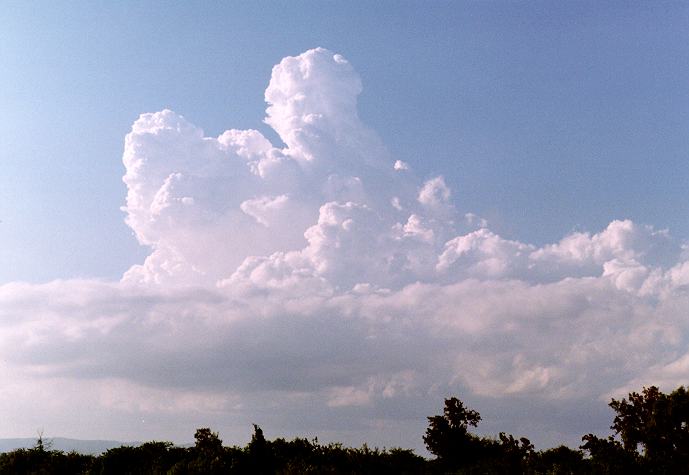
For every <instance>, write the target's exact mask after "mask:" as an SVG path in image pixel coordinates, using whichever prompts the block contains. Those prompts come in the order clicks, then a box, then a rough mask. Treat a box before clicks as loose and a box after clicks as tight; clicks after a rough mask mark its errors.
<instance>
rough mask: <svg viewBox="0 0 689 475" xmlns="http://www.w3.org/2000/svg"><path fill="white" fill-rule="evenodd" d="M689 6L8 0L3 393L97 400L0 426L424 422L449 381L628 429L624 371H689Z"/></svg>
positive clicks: (156, 429) (1, 109) (501, 410)
mask: <svg viewBox="0 0 689 475" xmlns="http://www.w3.org/2000/svg"><path fill="white" fill-rule="evenodd" d="M688 25H689V7H688V6H687V5H685V4H682V3H679V2H653V3H650V2H649V3H646V4H635V3H629V2H605V3H600V2H560V3H553V2H520V3H517V2H433V3H430V2H429V3H421V2H375V4H369V3H365V2H339V3H337V2H260V3H259V2H241V3H240V2H231V3H230V2H224V3H211V2H199V3H182V2H146V3H140V2H117V3H105V2H70V3H59V2H38V3H35V4H32V5H28V4H26V3H24V2H14V3H12V2H10V3H6V4H5V5H4V6H3V8H2V11H0V40H1V41H0V64H1V65H2V67H0V165H1V168H0V220H1V221H2V222H1V223H0V321H2V322H3V326H2V327H0V340H2V341H3V342H4V344H5V352H7V354H8V355H10V356H7V358H6V360H5V361H4V362H3V364H2V365H0V373H2V375H3V376H4V377H5V378H9V379H10V380H11V381H13V383H12V389H11V390H8V391H7V392H6V396H4V397H6V398H10V397H11V395H12V394H15V393H16V394H22V393H25V392H26V391H29V390H31V391H35V390H38V391H41V392H42V393H44V394H46V397H48V398H49V397H50V396H51V395H54V394H57V393H60V394H63V393H64V394H71V393H70V392H69V391H77V390H79V391H84V394H85V395H84V396H79V397H80V398H82V399H81V401H82V405H83V406H84V407H88V408H89V409H88V411H86V414H85V415H84V421H86V422H84V423H83V424H82V425H81V426H75V425H73V423H70V422H69V421H68V419H69V417H68V416H69V414H70V413H71V411H72V410H73V408H70V407H69V402H70V400H69V399H68V398H67V396H65V398H67V399H65V400H64V401H63V403H64V405H63V406H60V404H61V403H60V399H59V398H53V399H55V400H57V401H56V402H54V404H55V406H54V407H57V408H59V409H57V412H59V413H60V414H63V415H64V416H62V417H61V416H50V415H49V414H37V415H35V416H32V417H34V418H33V419H32V418H31V417H28V416H27V417H24V418H23V417H21V416H18V415H17V414H21V409H22V407H23V406H21V404H22V403H21V402H16V401H15V402H13V403H12V405H10V404H9V403H7V404H6V405H5V407H8V408H9V409H8V410H7V412H8V414H10V413H11V414H13V416H12V419H11V421H10V423H8V426H7V427H8V428H7V429H5V430H9V431H10V432H8V433H6V434H4V433H0V436H8V437H9V436H20V435H29V436H30V435H33V433H34V431H35V427H34V425H35V424H39V426H45V425H46V424H48V425H49V427H46V430H47V432H46V433H47V434H48V435H62V436H75V437H85V438H86V437H91V438H120V439H129V440H133V439H141V438H146V437H151V438H170V439H173V440H185V437H186V438H187V439H188V438H190V435H191V434H193V429H194V426H200V425H204V424H206V425H212V426H214V427H217V428H218V429H220V430H221V432H223V433H225V434H226V437H227V439H228V441H241V437H242V436H243V435H242V434H244V432H243V431H244V430H245V426H246V427H250V425H249V424H250V423H251V422H254V421H256V422H261V421H263V420H265V421H266V425H267V426H270V427H268V431H267V433H268V435H269V436H270V435H283V434H286V435H289V434H294V435H318V434H321V435H322V436H323V437H324V438H326V439H327V438H328V437H332V438H335V439H339V440H344V441H346V442H351V443H360V442H362V441H364V440H369V441H371V442H373V443H377V444H379V445H382V444H387V445H390V444H398V445H405V446H413V447H416V448H419V446H420V444H421V442H420V438H421V434H422V432H423V428H424V424H425V416H426V415H431V412H429V411H433V410H439V408H440V404H441V402H442V397H445V396H448V395H449V393H450V392H453V393H461V395H462V397H463V399H467V400H469V401H470V402H471V403H472V404H473V405H475V406H476V409H478V410H479V411H480V412H481V413H482V414H483V415H484V421H485V422H484V423H485V425H486V429H485V430H486V431H487V432H490V431H491V430H492V432H493V433H497V432H498V431H500V430H508V431H513V432H515V433H520V434H522V433H524V434H525V435H527V436H532V437H534V435H532V434H530V433H529V432H530V431H533V432H536V433H538V434H540V435H538V436H537V437H539V438H538V439H535V440H536V441H537V442H538V443H540V444H545V445H548V444H555V443H558V442H567V443H575V444H576V442H577V437H578V435H581V434H583V433H585V432H587V431H592V430H600V431H605V429H606V428H607V425H608V424H609V422H608V420H607V419H606V417H607V415H606V413H605V401H606V400H607V398H609V397H610V395H615V394H620V392H624V391H625V390H627V389H639V385H640V384H646V383H657V384H665V385H666V386H667V387H668V388H671V387H672V385H675V384H679V383H678V382H681V381H685V380H686V376H687V374H686V371H685V370H684V368H685V367H689V363H687V361H689V356H685V355H687V351H686V345H687V342H688V341H689V328H686V324H685V323H683V315H686V312H685V310H686V309H687V302H686V297H685V296H684V295H685V293H686V287H687V285H689V255H687V248H688V247H687V243H688V242H689V220H688V219H687V216H689V200H687V199H686V192H687V189H688V187H689V161H688V160H687V158H686V154H687V150H689V133H688V132H689V90H688V89H687V84H689V68H688V67H687V65H688V64H689V46H687V42H686V31H687V26H688ZM317 47H322V48H326V49H319V50H314V48H317ZM338 55H341V56H338ZM289 57H292V58H291V59H289ZM283 58H285V59H284V60H283ZM276 65H279V67H276V69H273V67H274V66H276ZM305 71H313V75H311V73H306V72H305ZM359 85H361V91H359ZM266 98H268V102H269V104H267V103H266ZM267 105H270V106H271V108H272V112H268V114H267V113H266V107H267ZM165 109H170V110H172V111H174V112H169V111H168V112H162V111H163V110H165ZM144 113H153V114H152V115H148V116H142V117H141V118H139V117H140V115H141V114H144ZM181 116H183V117H181ZM135 121H136V123H135ZM133 124H134V125H133ZM201 129H202V130H203V133H201V132H200V130H201ZM228 129H237V130H239V131H246V130H248V129H255V130H256V131H258V132H257V133H248V132H247V133H239V132H237V133H234V132H233V133H226V134H223V132H224V131H226V130H228ZM128 134H129V135H128ZM221 134H223V135H221ZM247 134H248V135H247ZM252 134H253V135H252ZM299 134H302V135H299ZM303 134H305V135H303ZM125 136H127V137H128V138H127V146H126V147H125ZM204 136H205V137H206V138H203V137H204ZM218 136H221V137H220V138H218ZM216 138H217V140H216ZM271 144H272V145H271ZM209 147H210V148H209ZM123 160H124V161H123ZM397 161H399V162H398V164H397V165H394V164H395V163H396V162H397ZM245 162H246V163H245ZM237 163H241V164H242V165H241V166H238V165H236V164H237ZM276 170H277V171H276ZM125 174H126V176H127V178H126V180H125V181H126V183H125V182H123V175H125ZM273 174H274V175H273ZM125 219H126V220H127V221H126V222H125ZM137 237H138V240H139V241H141V242H143V243H144V244H145V245H140V244H139V242H137ZM22 282H23V283H22ZM190 289H191V290H190ZM180 296H181V297H180ZM295 296H296V297H298V298H297V300H298V301H299V302H295V301H294V300H293V299H294V298H295ZM238 309H243V310H242V311H239V310H238ZM457 309H461V311H459V312H458V311H457ZM376 315H377V316H379V317H380V320H379V319H376V318H373V316H376ZM381 315H382V316H381ZM213 316H214V317H213ZM310 319H312V320H310ZM307 330H308V331H307ZM185 332H186V333H185ZM304 335H307V336H309V338H310V339H308V340H304V338H306V337H305V336H304ZM648 335H650V336H648ZM183 337H184V338H186V340H185V339H184V338H183ZM247 341H250V342H251V341H256V342H257V343H256V344H252V343H247ZM94 342H97V343H94ZM314 342H322V345H324V347H325V348H326V349H327V348H332V352H329V351H326V350H325V349H323V348H321V347H320V346H319V345H318V344H315V343H314ZM98 347H100V348H109V349H110V350H109V351H106V352H104V353H98V352H96V351H95V349H96V348H98ZM180 348H184V350H180ZM265 348H270V351H266V350H265ZM410 348H412V349H413V351H410V350H409V349H410ZM457 348H463V349H462V350H458V349H457ZM611 348H613V349H614V351H613V349H611ZM202 350H203V351H202ZM489 350H490V351H489ZM264 351H265V354H264ZM632 351H633V352H635V353H639V352H640V353H642V354H643V355H644V356H643V357H642V358H641V359H640V360H639V361H635V362H629V361H627V360H626V359H625V357H626V355H628V354H629V352H632ZM406 353H411V355H412V356H414V357H415V358H416V359H413V358H412V357H411V356H407V355H406ZM436 353H437V355H435V356H429V355H434V354H436ZM132 355H135V356H136V357H132ZM137 358H138V360H137ZM314 359H315V360H317V361H319V362H320V363H314V362H313V361H312V360H314ZM142 361H143V362H145V363H144V364H142ZM170 362H172V363H170ZM233 362H239V363H233ZM3 365H4V366H3ZM218 367H222V368H224V370H223V371H218V370H217V368H218ZM326 374H329V375H330V376H328V377H326V376H324V375H326ZM199 375H202V376H199ZM654 375H655V376H654ZM582 385H583V386H585V387H587V388H588V389H587V390H586V391H583V392H581V393H580V394H578V393H576V391H574V389H573V387H574V386H582ZM65 388H80V389H71V390H66V389H65ZM13 391H14V392H13ZM535 394H536V395H538V397H537V398H536V399H538V398H540V399H538V401H539V402H538V404H541V406H538V405H536V406H534V404H536V403H534V401H535V399H534V397H535V396H534V395H535ZM276 395H279V396H280V398H285V399H286V400H287V401H288V403H286V404H285V408H289V409H284V411H282V412H280V411H278V412H277V413H276V412H275V411H273V410H271V407H274V404H275V398H276V397H277V396H276ZM8 400H9V399H8ZM49 400H50V399H49ZM165 401H168V402H165ZM169 401H171V402H169ZM438 401H440V402H438ZM0 402H1V401H0ZM0 406H2V405H0ZM534 407H543V408H546V409H544V410H543V411H541V412H542V414H540V415H539V417H536V418H535V419H534V417H535V416H534V411H535V412H539V410H535V409H534ZM189 408H193V410H191V409H189ZM511 408H517V409H515V410H516V412H517V413H523V414H525V416H524V417H520V416H514V417H513V416H511V415H510V413H511ZM175 411H176V412H177V413H179V412H180V411H187V412H189V415H188V416H185V418H184V420H182V421H177V420H174V417H173V416H171V414H174V413H175ZM485 411H493V412H492V414H493V416H490V412H489V415H486V413H485ZM8 414H5V415H6V416H8V417H9V415H8ZM563 414H565V415H563ZM1 416H3V414H2V413H1V412H0V418H2V417H1ZM41 416H42V417H43V418H44V419H47V422H46V421H43V422H42V421H40V420H38V419H39V418H40V417H41ZM100 417H103V418H104V419H103V420H105V421H107V423H106V424H101V423H100V422H99V418H100ZM252 417H253V419H252ZM491 417H492V419H491ZM345 419H346V422H344V421H345ZM143 420H147V421H149V423H148V425H146V426H145V427H144V426H143V425H142V423H141V421H143ZM582 420H585V421H586V422H590V426H589V428H580V427H579V426H578V425H576V424H575V422H576V421H582ZM371 421H375V423H372V422H371ZM501 423H504V424H506V426H501V425H500V424H501ZM37 427H38V426H37ZM103 427H105V428H106V429H103ZM271 427H272V430H273V431H274V432H271V430H270V429H271ZM577 431H579V432H577ZM49 432H51V433H52V434H51V433H49ZM398 432H403V433H405V434H412V435H410V436H409V437H408V438H405V436H399V437H398V436H397V435H390V434H396V433H398ZM185 434H186V435H185ZM414 434H416V435H414ZM534 438H535V437H534ZM572 441H574V442H572Z"/></svg>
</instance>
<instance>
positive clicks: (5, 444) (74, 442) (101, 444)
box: [0, 437, 141, 455]
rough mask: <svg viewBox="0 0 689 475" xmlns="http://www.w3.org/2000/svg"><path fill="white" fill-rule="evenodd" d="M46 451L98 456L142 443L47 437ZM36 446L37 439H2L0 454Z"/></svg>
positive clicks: (44, 440)
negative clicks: (115, 449)
mask: <svg viewBox="0 0 689 475" xmlns="http://www.w3.org/2000/svg"><path fill="white" fill-rule="evenodd" d="M43 443H44V444H45V447H46V449H52V450H62V451H64V452H70V451H72V450H74V451H75V452H79V453H82V454H92V455H98V454H101V453H103V452H105V451H106V450H108V449H112V448H114V447H120V446H122V445H132V446H136V445H141V442H118V441H116V440H80V439H67V438H64V437H46V438H44V439H43ZM35 445H36V438H35V437H27V438H22V439H0V452H10V451H12V450H15V449H22V448H24V449H28V448H31V447H33V446H35Z"/></svg>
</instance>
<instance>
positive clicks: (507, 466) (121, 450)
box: [0, 386, 689, 475]
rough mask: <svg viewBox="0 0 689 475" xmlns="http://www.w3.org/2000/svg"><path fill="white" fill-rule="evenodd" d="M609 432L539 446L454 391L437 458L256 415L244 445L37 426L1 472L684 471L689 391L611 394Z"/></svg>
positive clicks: (688, 464) (431, 436) (208, 434)
mask: <svg viewBox="0 0 689 475" xmlns="http://www.w3.org/2000/svg"><path fill="white" fill-rule="evenodd" d="M610 407H611V408H612V410H613V411H614V413H615V416H614V419H613V423H612V426H611V429H612V430H613V432H614V433H613V434H612V435H610V436H609V437H605V438H602V437H599V436H596V435H593V434H587V435H585V436H584V437H582V441H583V445H582V446H581V448H580V449H581V450H576V449H571V448H569V447H565V446H560V447H556V448H552V449H548V450H544V451H536V450H535V449H534V446H533V444H531V442H530V441H529V439H527V438H525V437H521V438H516V437H514V436H512V435H509V434H506V433H504V432H501V433H500V434H499V435H498V437H497V438H490V437H481V436H478V435H476V434H472V433H471V430H470V429H471V428H474V427H477V426H478V424H479V422H480V421H481V415H480V414H479V413H478V412H477V411H474V410H472V409H469V408H467V407H466V406H465V405H464V403H462V401H460V400H459V399H458V398H456V397H452V398H449V399H446V400H445V407H444V408H443V413H442V415H437V416H431V417H429V418H428V423H429V424H428V428H427V429H426V433H425V434H424V436H423V441H424V443H425V444H426V447H427V448H428V450H429V452H430V453H431V454H433V455H434V457H435V458H434V459H433V460H427V459H425V458H423V457H420V456H419V455H416V454H414V452H413V451H411V450H406V449H399V448H393V449H390V450H386V449H383V450H380V449H378V448H369V447H368V446H367V445H365V444H364V445H363V446H362V447H361V448H351V447H345V446H343V445H342V444H338V443H330V444H325V445H324V444H320V443H319V442H318V440H317V439H313V440H308V439H304V438H296V439H293V440H285V439H283V438H278V439H275V440H272V441H271V440H268V439H266V437H265V435H264V433H263V430H262V429H261V428H260V427H258V426H257V425H254V427H253V435H252V436H251V440H250V441H249V443H248V444H247V445H246V446H245V447H225V446H223V443H222V440H221V439H220V437H219V436H218V433H216V432H213V431H212V430H211V429H210V428H201V429H197V430H196V433H195V434H194V439H195V444H194V446H192V447H186V448H185V447H176V446H174V445H173V444H172V443H171V442H147V443H145V444H142V445H139V446H135V447H131V446H122V447H117V448H114V449H110V450H108V451H106V452H105V453H103V454H101V455H100V456H92V455H82V454H78V453H74V452H70V453H64V452H62V451H58V450H51V447H50V444H49V443H45V442H44V441H43V438H42V436H41V435H39V438H38V440H37V442H36V445H35V446H34V447H33V448H30V449H17V450H14V451H12V452H7V453H2V454H0V475H4V474H12V475H15V474H18V475H25V474H26V475H29V474H31V475H44V474H46V475H47V474H56V475H57V474H60V475H63V474H64V475H69V474H75V475H76V474H79V475H83V474H93V475H109V474H117V475H139V474H142V475H143V474H154V475H155V474H168V475H195V474H211V475H212V474H281V475H291V474H383V475H385V474H389V475H392V474H433V475H434V474H505V475H507V474H528V475H546V474H549V475H564V474H587V475H598V474H601V475H602V474H608V475H611V474H625V475H626V474H632V475H633V474H683V473H689V428H688V425H689V394H688V393H687V391H686V389H685V388H684V387H680V388H678V389H676V390H675V391H673V392H671V393H670V394H664V393H662V392H660V391H659V390H658V388H656V387H654V386H651V387H649V388H643V390H642V391H641V393H635V392H632V393H630V394H629V396H628V398H623V399H621V400H616V399H613V400H612V401H611V402H610Z"/></svg>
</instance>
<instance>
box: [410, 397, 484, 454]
mask: <svg viewBox="0 0 689 475" xmlns="http://www.w3.org/2000/svg"><path fill="white" fill-rule="evenodd" d="M480 421H481V415H480V414H479V413H478V412H476V411H474V410H471V409H468V408H466V407H465V406H464V403H462V401H460V400H459V399H457V398H456V397H452V398H450V399H445V408H444V410H443V415H442V416H432V417H429V418H428V423H429V425H428V428H427V429H426V435H424V436H423V441H424V443H425V444H426V448H428V451H429V452H430V453H432V454H433V455H435V456H436V457H437V459H438V460H439V461H440V462H442V463H443V464H445V465H447V466H449V467H461V466H462V465H470V464H472V463H474V462H476V461H477V460H478V458H479V455H480V452H481V450H480V449H481V448H482V447H481V445H482V444H481V440H480V438H478V437H476V436H475V435H473V434H470V433H469V427H470V426H471V427H476V426H477V425H478V423H479V422H480Z"/></svg>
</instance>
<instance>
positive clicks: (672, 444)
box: [610, 386, 689, 468]
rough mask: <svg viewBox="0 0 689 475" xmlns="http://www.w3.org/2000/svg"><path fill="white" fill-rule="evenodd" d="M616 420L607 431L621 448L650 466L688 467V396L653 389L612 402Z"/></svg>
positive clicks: (683, 390)
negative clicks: (616, 439)
mask: <svg viewBox="0 0 689 475" xmlns="http://www.w3.org/2000/svg"><path fill="white" fill-rule="evenodd" d="M610 407H611V408H612V409H613V410H614V411H615V413H616V416H615V419H614V420H613V424H612V426H611V427H610V428H611V429H613V430H614V431H615V433H616V434H618V435H619V436H620V438H621V439H622V444H623V446H624V448H625V449H626V450H628V451H632V452H639V453H640V454H641V455H642V456H643V458H644V460H645V461H646V462H647V463H649V464H650V465H653V466H660V465H663V466H667V465H668V464H670V465H672V466H674V467H678V468H679V467H681V468H687V467H689V393H687V390H686V389H685V388H684V387H682V386H680V387H679V388H677V389H675V390H674V391H673V392H671V393H670V394H664V393H662V392H661V391H660V390H659V389H658V388H657V387H656V386H651V387H648V388H643V390H642V391H641V394H639V393H636V392H632V393H630V394H629V398H628V399H625V398H623V399H621V400H619V401H618V400H615V399H612V401H611V402H610Z"/></svg>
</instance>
